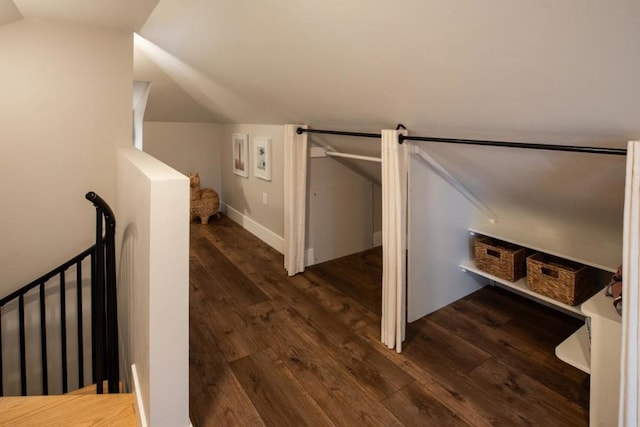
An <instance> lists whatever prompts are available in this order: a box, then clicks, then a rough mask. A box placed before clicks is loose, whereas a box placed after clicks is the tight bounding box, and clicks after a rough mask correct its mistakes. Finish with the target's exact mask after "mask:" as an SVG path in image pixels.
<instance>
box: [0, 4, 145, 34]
mask: <svg viewBox="0 0 640 427" xmlns="http://www.w3.org/2000/svg"><path fill="white" fill-rule="evenodd" d="M157 3H158V0H0V25H1V24H6V23H9V22H13V21H16V20H18V19H21V18H26V19H53V20H61V21H70V22H77V23H82V24H90V25H101V26H107V27H113V28H120V29H125V30H132V31H138V30H139V29H140V28H141V27H142V24H144V22H145V21H146V20H147V17H148V16H149V14H150V13H151V11H152V10H153V8H154V7H155V6H156V4H157ZM16 12H17V13H16Z"/></svg>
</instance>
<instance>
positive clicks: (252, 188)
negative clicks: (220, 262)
mask: <svg viewBox="0 0 640 427" xmlns="http://www.w3.org/2000/svg"><path fill="white" fill-rule="evenodd" d="M234 133H243V134H248V135H249V153H250V158H249V177H248V178H243V177H241V176H238V175H234V173H233V168H232V158H233V153H232V145H231V135H232V134H234ZM255 137H267V138H271V159H272V167H271V177H272V178H271V181H264V180H262V179H259V178H256V177H255V176H254V173H253V166H254V164H255V163H254V157H253V140H254V138H255ZM283 138H284V127H283V126H282V125H252V124H225V125H223V126H222V193H221V199H222V201H223V202H224V204H225V205H226V206H227V207H229V208H231V209H232V210H233V211H235V213H233V212H232V214H231V215H236V214H237V215H242V216H243V217H244V220H245V221H248V222H249V223H252V224H253V227H255V229H260V228H264V229H265V230H263V231H261V232H260V231H258V232H257V233H258V234H259V235H258V237H261V238H263V240H265V237H264V235H263V234H264V233H267V234H269V233H270V235H271V238H272V239H273V240H275V241H277V240H278V238H279V239H280V241H281V240H282V236H284V173H283V171H284V151H283ZM263 193H266V197H267V203H266V204H264V203H263ZM231 215H230V216H231ZM237 215H236V217H237ZM232 218H234V216H232ZM234 219H236V218H234ZM236 220H238V219H236ZM255 229H254V230H255ZM267 240H268V238H267ZM267 243H269V244H271V245H272V246H274V244H275V243H274V242H273V241H271V242H267ZM280 244H281V243H280ZM276 249H278V248H276Z"/></svg>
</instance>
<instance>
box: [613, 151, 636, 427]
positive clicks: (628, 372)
mask: <svg viewBox="0 0 640 427" xmlns="http://www.w3.org/2000/svg"><path fill="white" fill-rule="evenodd" d="M624 205H625V206H624V237H623V264H622V274H623V277H624V291H623V298H622V304H623V305H622V352H621V353H622V354H621V361H620V363H621V365H620V377H621V378H620V408H619V409H620V412H619V417H618V420H619V421H618V425H620V426H625V427H631V426H633V427H636V426H638V422H639V421H640V414H639V413H638V398H639V397H640V396H639V394H638V391H639V384H638V382H639V381H640V377H639V376H638V374H639V373H640V369H639V368H640V367H639V365H638V362H639V359H638V351H639V350H640V340H639V337H638V325H640V311H639V310H638V307H639V306H640V295H639V292H638V284H639V283H640V269H639V268H638V263H639V262H640V141H631V142H629V144H628V146H627V178H626V187H625V202H624Z"/></svg>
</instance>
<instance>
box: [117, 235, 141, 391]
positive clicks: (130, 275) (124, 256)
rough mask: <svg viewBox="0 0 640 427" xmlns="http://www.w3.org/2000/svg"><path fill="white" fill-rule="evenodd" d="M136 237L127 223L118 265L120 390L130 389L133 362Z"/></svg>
mask: <svg viewBox="0 0 640 427" xmlns="http://www.w3.org/2000/svg"><path fill="white" fill-rule="evenodd" d="M137 239H138V227H137V226H136V225H135V224H129V225H128V226H127V228H125V230H124V233H123V236H122V247H121V249H120V264H119V266H118V324H119V330H118V334H119V337H118V338H119V341H120V375H121V376H122V390H123V391H124V392H130V391H131V364H132V363H133V361H132V360H131V359H132V351H133V348H132V346H133V341H132V340H133V337H132V336H131V327H130V326H131V319H132V318H133V307H135V301H134V292H133V284H134V277H135V274H134V273H135V263H134V262H133V256H134V254H135V247H136V243H137Z"/></svg>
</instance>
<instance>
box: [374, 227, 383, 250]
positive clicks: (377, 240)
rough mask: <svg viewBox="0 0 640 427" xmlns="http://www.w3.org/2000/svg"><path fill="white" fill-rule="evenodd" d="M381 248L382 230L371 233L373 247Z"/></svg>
mask: <svg viewBox="0 0 640 427" xmlns="http://www.w3.org/2000/svg"><path fill="white" fill-rule="evenodd" d="M376 246H382V230H380V231H376V232H375V233H373V247H376Z"/></svg>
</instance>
